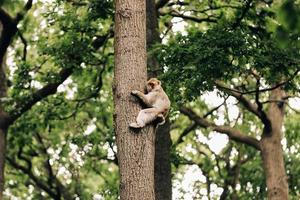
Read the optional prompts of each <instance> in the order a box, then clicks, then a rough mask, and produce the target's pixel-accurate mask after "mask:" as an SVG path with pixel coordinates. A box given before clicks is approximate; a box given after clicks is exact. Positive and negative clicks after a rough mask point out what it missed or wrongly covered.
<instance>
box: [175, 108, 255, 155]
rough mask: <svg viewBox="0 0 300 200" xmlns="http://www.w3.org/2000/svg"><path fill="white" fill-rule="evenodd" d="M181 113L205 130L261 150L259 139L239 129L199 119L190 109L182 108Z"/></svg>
mask: <svg viewBox="0 0 300 200" xmlns="http://www.w3.org/2000/svg"><path fill="white" fill-rule="evenodd" d="M180 112H181V113H182V114H184V115H186V116H188V117H189V118H190V119H191V120H193V121H194V122H195V123H197V124H198V125H199V126H201V127H203V128H211V129H212V130H213V131H217V132H219V133H224V134H226V135H227V136H228V137H229V138H230V139H232V140H234V141H236V142H240V143H243V144H246V145H249V146H251V147H254V148H255V149H257V150H261V147H260V143H259V141H258V140H257V139H255V138H253V137H251V136H248V135H246V134H243V133H242V132H240V131H239V130H237V129H234V128H231V127H229V126H224V125H216V124H215V123H213V122H210V121H208V120H206V119H204V118H202V117H199V116H198V115H197V114H196V113H195V112H194V111H192V110H191V109H189V108H185V107H182V108H180Z"/></svg>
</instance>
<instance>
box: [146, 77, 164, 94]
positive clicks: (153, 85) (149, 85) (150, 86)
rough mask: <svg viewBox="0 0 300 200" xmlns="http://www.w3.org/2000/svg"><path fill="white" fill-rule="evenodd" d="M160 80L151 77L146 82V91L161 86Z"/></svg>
mask: <svg viewBox="0 0 300 200" xmlns="http://www.w3.org/2000/svg"><path fill="white" fill-rule="evenodd" d="M160 85H161V82H160V81H159V80H158V79H157V78H151V79H150V80H149V81H148V82H147V86H146V89H147V92H151V91H152V90H155V89H159V88H160V87H161V86H160Z"/></svg>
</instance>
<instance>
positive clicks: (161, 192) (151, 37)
mask: <svg viewBox="0 0 300 200" xmlns="http://www.w3.org/2000/svg"><path fill="white" fill-rule="evenodd" d="M146 7H147V8H146V13H147V22H146V24H147V49H148V50H150V48H151V46H152V45H153V44H155V43H160V42H161V39H160V37H159V31H158V16H157V10H156V6H155V0H146ZM147 65H148V78H152V77H157V76H158V75H159V74H160V73H161V72H162V68H161V67H160V66H159V63H158V62H157V60H156V59H155V57H154V56H152V55H151V54H148V57H147ZM171 144H172V142H171V136H170V121H169V120H166V123H165V124H164V125H162V126H158V128H157V130H156V139H155V161H154V163H155V164H154V182H155V183H154V185H155V199H156V200H171V199H172V181H171V161H170V147H171Z"/></svg>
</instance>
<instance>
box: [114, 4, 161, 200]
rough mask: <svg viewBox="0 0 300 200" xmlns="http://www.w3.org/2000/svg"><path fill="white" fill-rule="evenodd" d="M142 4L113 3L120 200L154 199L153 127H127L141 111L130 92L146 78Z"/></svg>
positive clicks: (142, 88) (142, 83)
mask: <svg viewBox="0 0 300 200" xmlns="http://www.w3.org/2000/svg"><path fill="white" fill-rule="evenodd" d="M145 3H146V2H145V1H144V0H122V1H121V0H116V1H115V5H116V14H115V77H114V86H113V93H114V104H115V114H114V128H115V132H116V139H117V148H118V161H119V169H120V197H121V200H141V199H143V200H154V145H155V143H154V142H155V134H154V131H155V130H154V127H153V126H147V127H145V128H143V129H141V130H137V131H134V130H132V129H129V127H128V125H129V123H130V122H134V121H135V118H136V116H137V114H138V112H139V110H140V109H141V107H140V103H139V102H138V101H137V100H136V99H135V98H134V97H132V96H131V95H130V92H131V91H132V90H134V89H138V90H141V91H142V90H144V87H145V83H146V79H147V69H146V18H145V15H146V4H145Z"/></svg>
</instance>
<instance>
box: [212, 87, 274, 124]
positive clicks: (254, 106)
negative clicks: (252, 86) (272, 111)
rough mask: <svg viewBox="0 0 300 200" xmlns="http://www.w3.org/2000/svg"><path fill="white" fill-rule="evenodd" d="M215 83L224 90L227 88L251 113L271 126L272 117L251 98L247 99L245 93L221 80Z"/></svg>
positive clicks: (227, 91)
mask: <svg viewBox="0 0 300 200" xmlns="http://www.w3.org/2000/svg"><path fill="white" fill-rule="evenodd" d="M215 84H216V86H217V87H218V88H220V89H222V90H223V91H224V90H225V91H226V93H228V94H229V95H231V96H233V97H235V98H236V99H237V100H238V101H239V102H241V104H243V105H244V107H245V108H246V109H247V110H248V111H250V112H251V113H253V114H254V115H256V116H257V117H258V118H259V119H261V121H262V122H263V124H264V125H265V127H270V125H271V122H270V119H269V118H268V116H267V114H266V113H265V112H264V111H263V110H262V109H260V110H259V107H258V105H257V104H254V103H252V102H250V100H249V99H247V98H246V97H245V96H243V94H241V93H238V92H236V91H234V90H232V89H230V88H228V87H227V86H226V85H225V84H224V83H223V82H221V81H215ZM255 92H258V91H257V90H255Z"/></svg>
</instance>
